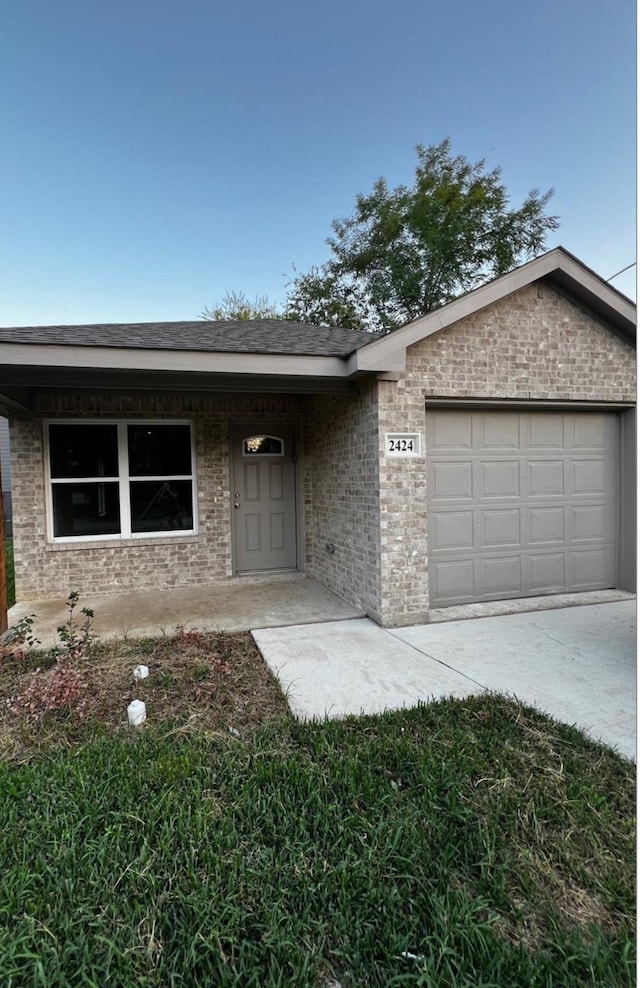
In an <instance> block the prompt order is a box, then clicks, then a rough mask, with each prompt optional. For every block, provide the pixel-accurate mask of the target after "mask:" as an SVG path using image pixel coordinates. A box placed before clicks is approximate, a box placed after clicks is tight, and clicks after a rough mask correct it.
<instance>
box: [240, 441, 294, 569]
mask: <svg viewBox="0 0 640 988" xmlns="http://www.w3.org/2000/svg"><path fill="white" fill-rule="evenodd" d="M231 450H232V454H231V455H232V483H233V489H232V491H231V504H232V507H231V513H232V526H233V546H234V568H235V571H236V573H253V572H256V571H260V570H275V569H294V568H295V566H296V563H297V536H296V532H297V524H296V483H295V480H296V466H295V463H296V452H295V428H294V426H292V425H285V426H283V425H278V426H265V425H264V424H263V425H259V426H256V425H242V426H241V425H233V426H232V427H231Z"/></svg>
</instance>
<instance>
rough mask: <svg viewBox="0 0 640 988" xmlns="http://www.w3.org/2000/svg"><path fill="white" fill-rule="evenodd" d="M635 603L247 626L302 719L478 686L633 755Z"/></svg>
mask: <svg viewBox="0 0 640 988" xmlns="http://www.w3.org/2000/svg"><path fill="white" fill-rule="evenodd" d="M635 617H636V615H635V601H634V600H626V601H619V602H616V603H602V604H597V605H591V606H583V607H569V608H566V609H562V610H560V609H558V610H544V611H537V612H531V613H524V614H510V615H505V616H500V617H487V618H477V619H476V620H463V621H453V622H448V623H444V624H427V625H419V626H415V627H410V628H399V629H391V630H390V629H383V628H380V627H379V626H377V625H374V624H373V623H372V622H370V621H367V620H360V621H349V622H338V623H335V624H331V625H324V624H319V625H315V626H313V627H312V628H308V627H302V628H300V627H299V628H295V627H289V628H281V629H274V630H263V631H257V632H254V638H255V640H256V642H257V644H258V647H259V648H260V651H261V652H262V655H263V656H264V658H265V660H266V661H267V663H268V664H269V666H270V668H271V669H272V671H273V672H274V673H275V674H276V675H277V676H278V678H279V679H280V682H281V685H282V687H283V689H284V690H285V691H286V692H287V694H288V698H289V704H290V707H291V709H292V710H293V712H294V714H295V715H296V716H298V717H301V718H324V717H325V716H329V717H342V716H345V715H347V714H360V713H378V712H380V711H382V710H387V709H395V708H399V707H403V706H412V705H415V704H416V702H417V701H419V700H424V701H428V700H432V699H439V698H442V697H447V696H458V697H462V696H467V695H469V694H470V693H481V692H483V691H485V690H489V691H492V692H499V693H504V694H508V695H510V696H515V697H517V699H519V700H521V701H522V702H523V703H527V704H531V705H533V706H536V707H537V708H538V709H540V710H542V711H544V712H546V713H548V714H550V715H551V716H552V717H555V718H556V719H557V720H560V721H562V722H564V723H567V724H575V725H576V726H577V727H579V728H581V729H582V730H584V731H586V733H587V734H589V735H590V736H591V737H593V738H594V739H596V740H600V741H603V742H604V743H605V744H608V745H610V746H611V747H614V748H616V749H617V750H619V751H620V752H621V753H622V754H623V755H625V756H627V757H629V758H632V757H634V756H635V750H636V620H635Z"/></svg>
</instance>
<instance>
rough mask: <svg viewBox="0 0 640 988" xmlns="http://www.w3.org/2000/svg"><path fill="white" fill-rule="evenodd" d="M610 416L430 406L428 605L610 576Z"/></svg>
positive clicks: (604, 581)
mask: <svg viewBox="0 0 640 988" xmlns="http://www.w3.org/2000/svg"><path fill="white" fill-rule="evenodd" d="M441 416H442V423H440V417H441ZM617 421H618V420H617V416H616V415H615V414H612V413H608V414H606V413H602V414H601V413H599V412H596V413H591V412H584V413H573V412H558V413H555V412H554V413H547V412H536V411H526V412H525V411H519V412H514V411H509V412H502V411H494V410H491V411H488V412H481V411H474V412H467V411H464V412H458V411H456V410H449V411H447V412H431V411H430V412H428V414H427V435H428V436H429V437H430V441H431V443H432V445H431V447H430V448H428V449H427V498H428V512H429V574H430V600H431V604H432V606H446V605H448V604H455V603H465V602H470V601H472V600H478V601H480V600H493V599H498V598H500V597H504V598H508V597H521V596H527V595H531V594H539V593H559V592H562V591H565V592H566V591H574V590H582V589H598V588H606V587H611V586H614V585H615V573H616V564H617V546H616V540H617V436H618V432H617V430H618V425H617ZM436 439H437V440H438V442H439V446H438V448H437V450H436V449H435V448H434V447H433V442H434V441H435V440H436ZM447 443H448V444H449V445H448V447H447V448H445V447H446V444H447ZM469 443H471V446H469V445H468V444H469ZM463 504H464V508H465V510H464V511H463V510H462V505H463Z"/></svg>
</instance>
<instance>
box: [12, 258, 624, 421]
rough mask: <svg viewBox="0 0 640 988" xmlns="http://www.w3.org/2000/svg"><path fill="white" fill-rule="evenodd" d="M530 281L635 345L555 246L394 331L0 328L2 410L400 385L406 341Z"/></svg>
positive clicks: (619, 301)
mask: <svg viewBox="0 0 640 988" xmlns="http://www.w3.org/2000/svg"><path fill="white" fill-rule="evenodd" d="M536 282H544V283H546V284H548V285H550V286H552V287H553V288H554V290H556V291H557V292H559V293H561V294H563V295H565V296H566V297H567V298H569V299H570V300H571V301H572V302H573V303H575V304H576V305H578V306H580V307H582V308H584V309H585V310H587V311H588V312H590V313H591V314H592V315H594V316H595V317H596V318H597V319H600V320H601V321H602V323H603V324H604V325H606V326H607V327H608V328H609V329H610V330H611V332H613V333H616V334H617V335H618V336H619V337H621V338H622V339H623V340H625V342H627V343H628V344H630V345H631V346H634V345H635V335H636V329H635V327H636V309H635V305H634V304H633V302H632V301H631V300H630V299H628V298H627V297H626V296H625V295H622V294H621V293H620V292H618V291H617V290H616V289H615V288H613V287H612V286H611V285H609V284H608V283H607V282H606V281H603V279H602V278H600V277H599V276H598V275H597V274H596V273H595V272H593V271H591V270H590V268H588V267H586V266H585V265H584V264H582V262H581V261H579V260H578V259H577V258H576V257H574V256H573V255H572V254H570V253H569V252H568V251H566V250H564V249H563V248H562V247H557V248H555V249H554V250H551V251H548V252H547V253H546V254H542V255H541V256H540V257H537V258H535V259H534V260H533V261H529V262H528V263H527V264H523V265H522V266H521V267H519V268H516V269H515V270H513V271H510V272H508V273H507V274H504V275H502V276H501V277H499V278H495V279H494V280H493V281H490V282H488V284H486V285H482V286H481V287H480V288H477V289H475V290H474V291H472V292H469V293H468V294H466V295H463V296H461V297H460V298H457V299H455V300H454V301H452V302H449V303H448V304H447V305H443V306H442V308H440V309H435V310H434V311H433V312H429V313H428V314H427V315H425V316H421V317H420V318H419V319H416V320H414V321H413V322H411V323H409V324H408V325H407V326H403V327H402V328H401V329H397V330H395V331H394V332H393V333H386V334H385V333H363V332H360V331H358V330H352V329H332V328H331V327H328V326H311V325H308V324H305V323H295V322H286V321H284V320H278V319H254V320H249V321H247V322H240V321H216V322H208V321H206V320H198V321H197V322H154V323H115V324H114V323H107V324H100V323H97V324H91V325H84V326H18V327H9V328H5V329H2V328H0V412H2V411H3V410H4V413H5V414H7V413H11V414H14V413H15V414H29V411H30V409H31V408H32V407H33V402H34V400H35V396H36V395H37V393H38V390H39V389H40V390H47V389H48V390H53V391H59V390H62V389H67V390H71V391H77V390H83V389H84V390H93V391H98V390H100V389H101V388H107V389H109V390H114V389H122V390H132V389H133V390H144V389H147V390H150V391H151V390H156V391H158V390H160V391H162V392H166V391H167V390H174V391H180V392H184V391H188V390H191V391H204V392H209V391H211V390H212V389H216V390H218V391H224V390H226V391H234V392H238V391H246V392H250V393H266V392H272V393H279V394H284V393H292V394H328V393H337V392H344V391H354V390H355V389H356V387H357V381H358V379H359V378H361V377H363V376H364V375H367V374H377V375H383V376H384V377H386V378H387V379H391V380H397V375H398V374H399V373H401V372H402V371H403V370H404V369H405V368H406V361H407V350H408V348H409V347H411V346H412V345H413V344H415V343H418V342H419V341H421V340H424V339H426V338H427V337H429V336H431V335H432V334H434V333H438V332H440V331H442V330H445V329H447V327H449V326H452V325H454V324H455V323H457V322H459V321H460V320H461V319H465V318H466V317H467V316H470V315H472V314H474V313H476V312H479V311H481V310H482V309H485V308H487V307H488V306H490V305H493V304H495V303H496V302H500V301H501V300H502V299H505V298H507V297H508V296H510V295H512V294H514V293H515V292H518V291H520V290H521V289H523V288H525V287H527V286H530V285H533V284H535V283H536ZM516 328H517V327H516ZM470 359H473V358H472V354H471V355H470ZM7 410H8V411H7Z"/></svg>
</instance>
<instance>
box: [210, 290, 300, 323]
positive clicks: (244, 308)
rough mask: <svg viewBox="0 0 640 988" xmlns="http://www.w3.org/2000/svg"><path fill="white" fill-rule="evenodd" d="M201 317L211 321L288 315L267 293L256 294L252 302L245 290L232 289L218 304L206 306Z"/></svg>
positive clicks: (274, 317) (280, 317) (275, 317)
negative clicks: (234, 290)
mask: <svg viewBox="0 0 640 988" xmlns="http://www.w3.org/2000/svg"><path fill="white" fill-rule="evenodd" d="M200 317H201V318H202V319H207V320H209V321H211V320H216V319H224V320H226V319H233V320H240V321H242V322H244V321H245V320H247V319H286V318H287V315H286V314H285V313H284V312H282V311H281V310H280V309H279V308H278V306H277V305H276V304H275V303H274V302H270V301H269V299H268V297H267V296H266V295H256V297H255V300H254V301H253V302H252V301H251V300H250V299H248V298H247V296H246V295H245V294H244V292H233V291H232V292H226V294H225V295H223V296H222V299H221V301H220V302H218V304H217V305H213V306H211V308H209V307H208V306H205V308H204V309H203V310H202V312H201V313H200Z"/></svg>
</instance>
